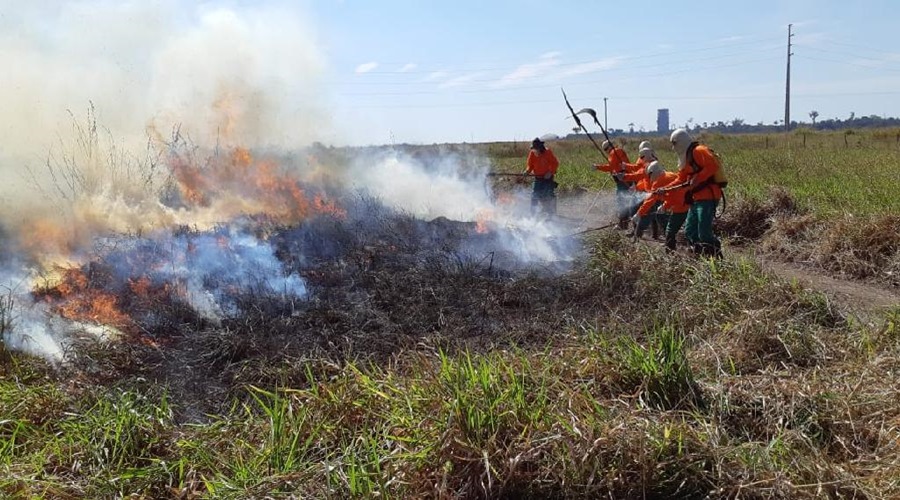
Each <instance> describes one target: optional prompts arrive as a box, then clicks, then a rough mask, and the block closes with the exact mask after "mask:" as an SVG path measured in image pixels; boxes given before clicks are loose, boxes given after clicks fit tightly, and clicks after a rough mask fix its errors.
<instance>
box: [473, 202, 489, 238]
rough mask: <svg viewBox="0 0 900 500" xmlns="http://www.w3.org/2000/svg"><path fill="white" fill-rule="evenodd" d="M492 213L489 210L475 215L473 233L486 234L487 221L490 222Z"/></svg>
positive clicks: (483, 210) (480, 211)
mask: <svg viewBox="0 0 900 500" xmlns="http://www.w3.org/2000/svg"><path fill="white" fill-rule="evenodd" d="M493 216H494V211H493V210H491V209H487V208H486V209H482V210H479V211H478V213H477V214H475V232H476V233H478V234H485V233H487V232H488V221H490V220H492V219H493Z"/></svg>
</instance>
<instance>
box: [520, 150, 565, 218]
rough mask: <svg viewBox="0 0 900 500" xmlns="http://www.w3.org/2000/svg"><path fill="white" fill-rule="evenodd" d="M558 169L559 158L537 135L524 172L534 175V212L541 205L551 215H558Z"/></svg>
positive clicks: (532, 197) (532, 194)
mask: <svg viewBox="0 0 900 500" xmlns="http://www.w3.org/2000/svg"><path fill="white" fill-rule="evenodd" d="M558 169H559V160H557V159H556V156H555V155H554V154H553V151H552V150H551V149H550V148H548V147H547V146H546V145H545V144H544V141H542V140H541V139H540V138H538V137H535V138H534V140H533V141H531V151H529V152H528V160H526V162H525V172H524V174H525V175H534V185H533V187H532V189H533V191H532V192H531V210H532V212H534V211H535V210H536V209H537V208H538V206H539V205H540V206H541V207H542V208H543V210H544V211H545V212H546V213H548V214H549V215H556V187H557V186H558V185H559V184H557V183H556V181H555V180H553V177H554V176H555V175H556V171H557V170H558Z"/></svg>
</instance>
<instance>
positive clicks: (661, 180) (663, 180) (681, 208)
mask: <svg viewBox="0 0 900 500" xmlns="http://www.w3.org/2000/svg"><path fill="white" fill-rule="evenodd" d="M677 178H678V174H676V173H675V172H663V174H662V175H660V176H659V177H658V178H657V179H656V181H654V182H653V183H652V184H651V186H650V191H651V192H652V193H653V194H651V195H650V196H648V197H647V198H646V199H645V200H644V202H643V203H641V207H640V208H638V212H637V213H638V215H640V216H641V217H646V216H647V215H649V214H650V210H651V209H652V208H653V205H655V204H656V203H657V202H660V201H661V202H662V204H663V206H662V208H663V210H665V211H666V212H671V213H673V214H683V213H685V212H687V211H688V206H687V205H685V204H684V193H685V188H682V189H673V190H671V191H664V192H662V193H660V194H656V193H655V191H656V190H657V189H660V188H663V187H665V186H668V185H670V184H672V181H674V180H676V179H677Z"/></svg>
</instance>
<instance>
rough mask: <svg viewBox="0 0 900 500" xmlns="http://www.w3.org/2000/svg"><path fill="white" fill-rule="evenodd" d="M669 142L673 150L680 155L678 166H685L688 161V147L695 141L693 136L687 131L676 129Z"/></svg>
mask: <svg viewBox="0 0 900 500" xmlns="http://www.w3.org/2000/svg"><path fill="white" fill-rule="evenodd" d="M669 141H670V142H671V143H672V149H674V150H675V152H676V153H678V165H679V166H681V165H684V164H685V163H686V161H687V158H686V155H687V150H688V146H690V145H691V143H692V142H694V139H693V138H692V137H691V134H689V133H688V132H687V130H685V129H683V128H679V129H676V130H675V131H674V132H672V135H671V136H670V137H669Z"/></svg>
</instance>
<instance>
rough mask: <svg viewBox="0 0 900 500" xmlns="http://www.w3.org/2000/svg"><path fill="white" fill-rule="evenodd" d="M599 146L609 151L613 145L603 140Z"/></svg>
mask: <svg viewBox="0 0 900 500" xmlns="http://www.w3.org/2000/svg"><path fill="white" fill-rule="evenodd" d="M600 147H601V148H603V151H609V150H610V149H612V148H613V145H612V143H611V142H609V141H603V144H601V145H600Z"/></svg>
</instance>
